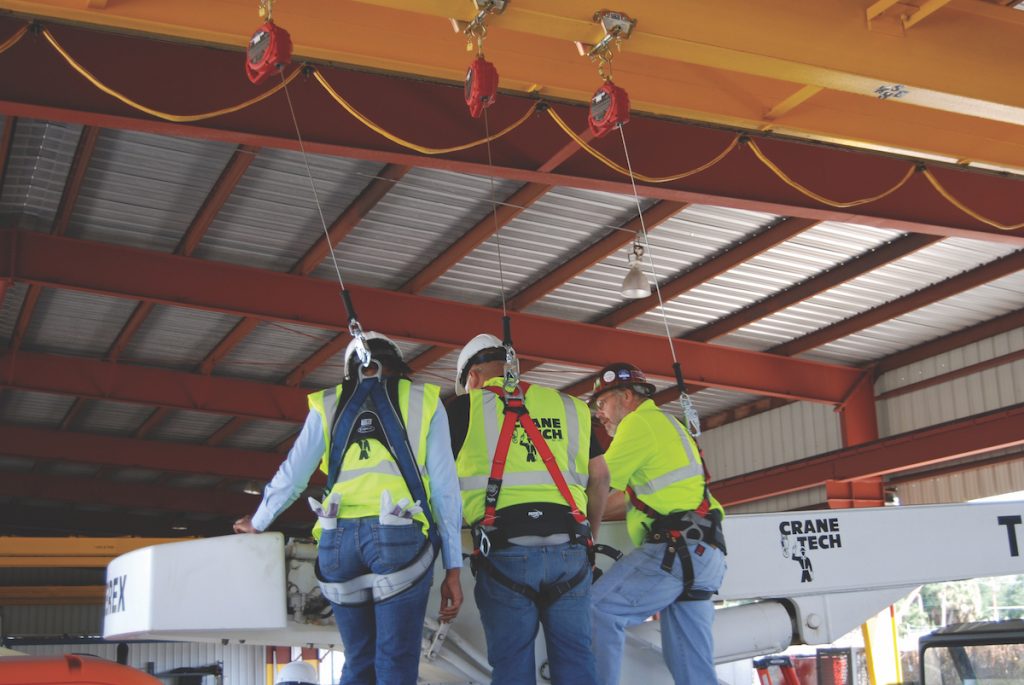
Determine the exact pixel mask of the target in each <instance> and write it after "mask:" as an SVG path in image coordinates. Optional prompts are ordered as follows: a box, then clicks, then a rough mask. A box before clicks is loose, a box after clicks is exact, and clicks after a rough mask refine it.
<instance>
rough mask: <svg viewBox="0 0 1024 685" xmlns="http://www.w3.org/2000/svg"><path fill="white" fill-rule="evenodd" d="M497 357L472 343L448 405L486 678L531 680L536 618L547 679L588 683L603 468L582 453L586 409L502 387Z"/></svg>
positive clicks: (486, 341)
mask: <svg viewBox="0 0 1024 685" xmlns="http://www.w3.org/2000/svg"><path fill="white" fill-rule="evenodd" d="M505 362H506V350H505V348H504V347H503V344H502V342H501V341H500V340H498V339H497V338H496V337H495V336H493V335H490V334H482V335H478V336H476V337H475V338H473V339H472V340H471V341H470V342H469V343H468V344H467V345H466V346H465V347H464V348H463V349H462V351H461V353H460V354H459V360H458V368H457V371H456V390H457V392H458V393H459V395H460V396H459V397H457V398H456V399H455V400H454V401H453V402H452V403H451V404H449V406H448V413H449V417H450V425H451V430H452V447H453V449H454V450H455V453H456V455H457V456H456V460H457V464H458V474H459V485H460V487H461V488H462V505H463V512H464V514H465V518H466V521H467V522H468V523H469V524H470V525H471V527H472V531H473V540H474V551H473V555H472V557H471V563H472V569H473V572H474V575H475V576H476V586H475V588H474V596H475V598H476V605H477V608H478V609H479V610H480V618H481V621H482V623H483V626H484V635H485V638H486V641H487V660H488V661H489V662H490V664H491V669H492V681H491V682H492V683H496V684H498V685H504V684H512V685H521V684H522V683H534V682H538V673H537V669H536V663H535V657H534V640H535V639H536V637H537V630H538V627H539V625H541V624H543V626H544V637H545V641H546V646H547V656H548V663H549V665H550V680H551V681H552V682H554V683H557V684H559V685H562V684H568V683H580V684H581V685H592V683H593V682H594V656H593V651H592V650H591V643H590V640H591V626H590V587H591V562H590V560H589V556H590V549H591V545H592V530H593V529H595V528H596V527H597V525H598V524H599V523H600V520H601V512H602V510H603V507H604V502H605V499H606V498H607V495H608V480H607V478H608V476H607V469H606V468H605V467H604V459H603V458H602V457H601V456H600V455H599V454H598V455H594V454H592V451H591V446H592V445H595V446H596V443H592V441H591V430H592V429H591V417H590V412H589V411H588V409H587V406H586V405H585V404H584V403H583V402H581V401H580V400H578V399H576V398H574V397H569V396H568V395H563V394H561V393H559V392H558V391H556V390H553V389H551V388H545V387H543V386H539V385H535V384H534V385H531V384H527V383H518V384H516V385H512V384H511V383H510V385H511V387H508V388H506V387H504V386H505V380H504V378H503V377H504V372H505ZM467 392H468V394H467ZM588 518H589V521H588Z"/></svg>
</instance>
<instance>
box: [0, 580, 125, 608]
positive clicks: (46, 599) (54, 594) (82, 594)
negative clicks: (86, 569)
mask: <svg viewBox="0 0 1024 685" xmlns="http://www.w3.org/2000/svg"><path fill="white" fill-rule="evenodd" d="M105 592H106V588H105V587H104V586H102V585H49V586H33V585H28V586H11V585H8V586H2V587H0V606H18V605H20V606H26V605H27V606H43V605H53V604H59V605H66V604H103V601H104V598H105V596H106V595H105Z"/></svg>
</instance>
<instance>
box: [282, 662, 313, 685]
mask: <svg viewBox="0 0 1024 685" xmlns="http://www.w3.org/2000/svg"><path fill="white" fill-rule="evenodd" d="M319 682H320V674H319V673H317V672H316V668H314V666H313V664H310V663H307V662H305V661H293V662H291V663H288V664H285V665H284V666H282V667H281V670H280V671H278V672H277V678H275V679H274V683H276V685H318V683H319Z"/></svg>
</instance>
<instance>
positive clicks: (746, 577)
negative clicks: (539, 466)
mask: <svg viewBox="0 0 1024 685" xmlns="http://www.w3.org/2000/svg"><path fill="white" fill-rule="evenodd" d="M1022 516H1024V502H1000V503H991V504H960V505H943V506H917V507H886V508H873V509H846V510H822V511H807V512H788V513H778V514H761V515H749V516H731V517H729V518H727V519H726V522H725V524H724V525H725V535H726V540H727V543H728V545H729V556H728V563H729V570H728V573H727V575H726V580H725V583H724V585H723V586H722V589H721V592H720V598H721V599H724V600H754V601H757V602H758V603H756V604H747V605H743V606H731V607H726V608H722V609H719V611H718V613H717V614H716V621H715V643H716V645H715V647H716V649H715V656H716V660H717V661H718V662H725V661H732V660H735V659H739V658H743V657H746V656H753V655H757V654H767V653H772V652H775V651H779V650H782V649H784V648H785V647H787V646H788V645H789V644H790V643H791V642H792V641H793V640H794V638H795V641H797V642H802V643H805V644H826V643H829V642H832V641H833V640H835V639H837V638H838V637H840V636H841V635H843V634H845V633H846V632H849V631H850V630H851V629H853V628H855V627H856V626H857V625H859V624H860V623H862V622H863V621H864V620H866V619H867V618H868V617H869V616H872V615H874V614H875V613H877V612H878V611H879V610H881V609H882V608H883V607H885V606H886V605H888V604H890V603H891V602H893V601H894V600H895V599H897V598H899V597H900V596H902V595H904V594H906V593H907V592H909V591H910V589H911V588H913V587H915V586H917V585H921V584H924V583H930V582H938V581H945V580H961V579H966V578H978V577H986V576H998V575H1008V574H1018V573H1024V556H1021V548H1022V547H1024V539H1022V538H1024V525H1022ZM1018 536H1020V538H1019V537H1018ZM601 539H602V542H605V543H606V544H611V545H613V546H616V547H619V548H620V549H622V550H623V551H627V550H628V548H630V547H631V545H630V544H629V542H628V539H627V536H626V532H625V526H624V524H623V523H605V524H603V525H602V527H601ZM465 542H466V541H465V540H464V544H465ZM315 554H316V548H315V547H314V546H313V545H312V544H310V543H301V542H299V543H295V542H293V543H291V544H289V545H287V546H286V545H285V544H284V540H283V538H282V536H280V535H279V534H273V533H269V534H263V535H232V536H226V537H221V538H211V539H206V540H194V541H185V542H179V543H171V544H165V545H158V546H155V547H148V548H145V549H140V550H136V551H134V552H129V553H128V554H125V555H122V556H120V557H118V558H117V559H115V560H114V561H113V562H111V564H110V566H109V567H108V569H107V607H106V619H105V623H104V637H105V638H107V639H110V640H119V639H138V638H148V639H168V640H189V641H209V640H218V641H220V640H230V641H245V642H249V643H256V644H269V645H311V644H312V645H320V646H324V647H329V646H333V647H340V645H339V644H338V643H339V638H338V634H337V630H336V628H335V627H334V624H333V620H332V618H331V616H330V612H329V611H327V612H326V614H323V613H319V612H317V611H315V608H316V605H317V604H318V601H319V600H320V598H319V590H318V588H317V586H316V581H315V578H314V575H313V565H312V561H313V559H314V558H315ZM599 564H600V565H602V566H607V563H606V562H603V561H599ZM462 578H463V593H464V595H465V598H466V602H465V604H464V605H463V608H462V612H461V614H460V615H459V619H458V620H457V621H456V623H455V624H454V625H453V626H452V627H451V628H450V630H447V632H446V633H445V634H442V635H438V634H437V624H436V623H435V622H432V621H431V620H430V619H428V622H427V627H426V630H425V635H426V637H425V638H424V659H423V668H422V669H421V678H422V680H423V681H426V682H436V683H445V682H452V683H454V682H467V681H470V682H486V680H487V673H488V668H487V662H486V659H485V657H484V655H485V654H486V648H485V646H484V641H483V630H482V628H481V625H480V617H479V614H478V612H477V610H476V607H475V606H474V605H473V599H472V598H473V591H472V587H473V579H472V576H471V575H470V573H469V571H468V569H467V570H466V571H465V572H464V573H463V575H462ZM433 592H434V596H433V597H432V600H431V605H430V609H429V611H428V615H435V616H436V611H437V607H438V604H439V599H438V596H437V583H436V582H435V584H434V589H433ZM321 608H322V605H321ZM311 614H313V615H311ZM316 614H319V615H316ZM657 651H660V635H659V634H658V624H657V622H648V623H645V624H643V625H640V626H637V627H636V628H635V629H633V630H632V631H631V634H630V639H629V642H628V644H627V657H626V663H625V664H624V668H627V669H631V670H629V672H630V673H631V674H632V676H631V678H632V679H633V680H634V682H639V681H640V680H641V679H642V678H646V679H648V680H649V683H650V685H655V684H656V683H661V682H668V680H667V679H668V673H667V671H666V670H665V667H664V665H663V664H662V663H661V659H660V658H656V659H652V658H651V654H652V652H657ZM543 659H544V653H543V640H542V639H540V640H539V641H538V661H539V662H540V661H543Z"/></svg>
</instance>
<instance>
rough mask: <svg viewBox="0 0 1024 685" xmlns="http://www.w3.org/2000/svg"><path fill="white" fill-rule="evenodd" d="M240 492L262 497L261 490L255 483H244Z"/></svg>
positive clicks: (251, 481)
mask: <svg viewBox="0 0 1024 685" xmlns="http://www.w3.org/2000/svg"><path fill="white" fill-rule="evenodd" d="M242 492H244V493H245V494H247V495H262V494H263V488H261V487H260V484H259V483H257V482H256V481H254V480H250V481H246V482H245V484H244V485H242Z"/></svg>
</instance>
